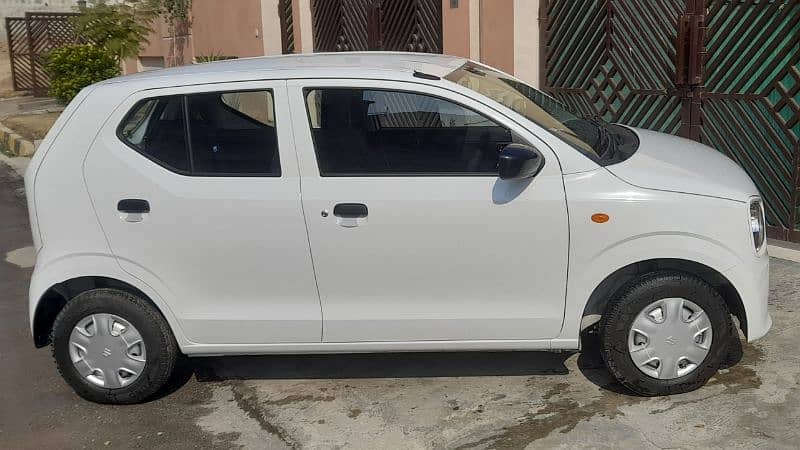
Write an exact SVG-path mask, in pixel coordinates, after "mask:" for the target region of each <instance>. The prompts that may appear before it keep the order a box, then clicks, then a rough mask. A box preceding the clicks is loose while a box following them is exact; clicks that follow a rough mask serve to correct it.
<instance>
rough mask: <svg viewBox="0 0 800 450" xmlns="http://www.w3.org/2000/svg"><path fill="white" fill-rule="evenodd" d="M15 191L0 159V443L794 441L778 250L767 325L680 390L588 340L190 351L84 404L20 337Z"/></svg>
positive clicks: (793, 343)
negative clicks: (656, 393)
mask: <svg viewBox="0 0 800 450" xmlns="http://www.w3.org/2000/svg"><path fill="white" fill-rule="evenodd" d="M20 188H21V180H20V179H19V177H18V175H17V174H16V173H15V172H14V171H13V170H11V169H10V168H9V167H7V166H6V165H4V164H3V163H2V162H0V448H109V447H116V448H120V447H122V448H235V447H239V448H291V447H297V448H301V447H302V448H364V449H373V448H393V449H394V448H524V447H529V448H553V447H555V448H619V447H635V448H698V447H700V448H702V447H712V448H721V447H725V448H731V447H742V448H752V447H759V446H762V447H768V448H797V442H798V440H800V384H799V383H800V352H798V344H797V343H798V342H800V325H799V324H798V322H799V321H800V291H799V290H798V289H799V288H800V264H797V263H794V262H790V261H784V260H779V259H773V260H772V266H771V283H772V285H771V286H772V287H771V296H770V309H771V312H772V315H773V319H774V322H775V323H774V327H773V329H772V331H771V332H770V334H768V335H767V336H766V337H765V338H764V339H763V340H761V341H759V342H757V343H756V344H753V345H745V346H744V356H743V358H742V360H741V361H740V362H739V364H737V365H735V366H733V367H731V368H728V369H725V370H723V371H722V372H721V373H720V374H719V375H718V376H716V377H715V378H714V379H712V380H711V382H710V383H709V384H708V385H707V386H706V387H704V388H702V389H700V390H698V391H695V392H692V393H689V394H684V395H678V396H671V397H664V398H652V399H646V398H640V397H634V396H631V395H628V394H627V393H625V392H623V391H622V390H621V389H620V387H619V386H618V385H617V384H616V383H614V382H612V380H611V379H610V376H609V374H608V373H607V371H606V370H605V368H604V367H603V365H602V362H601V361H600V360H599V358H598V356H597V353H596V352H595V351H594V348H593V346H594V345H595V344H593V343H591V342H590V343H589V345H587V348H586V349H585V351H584V352H583V353H579V354H578V353H561V354H551V353H535V352H514V353H511V352H509V353H429V354H415V353H410V354H382V355H320V356H265V357H235V358H234V357H231V358H206V359H195V360H190V362H189V363H187V364H184V365H183V368H182V370H181V372H180V373H179V374H178V376H176V377H175V379H174V380H173V382H172V385H171V387H170V391H172V392H171V393H168V394H167V395H165V396H162V397H161V398H159V399H157V400H154V401H151V402H149V403H147V404H143V405H135V406H124V407H121V406H101V405H95V404H91V403H88V402H85V401H83V400H81V399H79V398H78V397H77V396H76V395H74V394H73V393H72V391H71V390H70V389H69V388H68V387H67V386H66V385H65V384H64V382H63V381H61V379H60V378H59V376H58V373H57V371H56V369H55V367H54V366H53V363H52V361H51V358H50V354H49V349H41V350H36V349H34V348H33V344H32V343H31V338H30V334H29V331H28V323H27V287H28V280H29V277H30V274H31V270H32V269H31V268H30V257H29V256H30V254H29V252H30V250H29V249H27V250H26V248H28V247H30V245H31V242H30V231H29V228H28V227H29V225H28V221H27V213H26V211H25V202H24V198H23V194H22V191H21V190H20ZM26 252H28V253H27V254H26ZM168 392H169V391H168Z"/></svg>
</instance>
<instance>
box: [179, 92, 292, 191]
mask: <svg viewBox="0 0 800 450" xmlns="http://www.w3.org/2000/svg"><path fill="white" fill-rule="evenodd" d="M188 105H189V131H190V133H191V149H192V161H193V165H194V170H193V172H194V173H195V174H200V175H202V174H233V175H235V174H251V175H267V176H278V175H280V163H279V161H278V136H277V133H276V130H275V116H274V109H273V105H272V93H271V92H269V91H249V92H226V93H219V92H213V93H204V94H193V95H190V96H189V97H188Z"/></svg>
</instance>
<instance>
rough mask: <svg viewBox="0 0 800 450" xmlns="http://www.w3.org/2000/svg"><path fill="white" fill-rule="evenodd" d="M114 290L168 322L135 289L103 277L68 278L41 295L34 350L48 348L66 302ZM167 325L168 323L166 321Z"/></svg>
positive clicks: (37, 310)
mask: <svg viewBox="0 0 800 450" xmlns="http://www.w3.org/2000/svg"><path fill="white" fill-rule="evenodd" d="M103 288H106V289H116V290H119V291H123V292H127V293H129V294H132V295H135V296H137V297H139V298H141V299H142V300H144V301H146V302H148V303H150V305H151V306H152V307H153V308H155V309H156V311H158V312H159V314H161V316H162V317H164V319H165V320H167V318H166V316H165V315H164V312H163V311H162V310H161V308H159V307H158V305H157V304H156V302H154V301H153V300H152V299H151V298H150V296H148V295H147V294H145V293H144V292H142V291H141V290H140V289H139V288H137V287H136V286H133V285H131V284H129V283H126V282H125V281H121V280H117V279H115V278H110V277H103V276H83V277H77V278H71V279H69V280H66V281H62V282H60V283H58V284H55V285H53V286H51V287H50V288H49V289H47V290H46V291H45V292H44V294H42V296H41V298H40V299H39V302H38V303H37V305H36V312H35V314H34V316H33V343H34V345H35V346H36V347H37V348H41V347H45V346H47V345H49V344H50V332H51V330H52V328H53V323H54V322H55V320H56V316H57V315H58V313H59V312H61V310H62V309H63V308H64V306H65V305H66V304H67V302H68V301H70V300H71V299H73V298H75V297H76V296H77V295H79V294H81V293H83V292H86V291H89V290H92V289H103ZM167 322H169V321H168V320H167Z"/></svg>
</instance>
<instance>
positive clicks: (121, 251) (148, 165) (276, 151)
mask: <svg viewBox="0 0 800 450" xmlns="http://www.w3.org/2000/svg"><path fill="white" fill-rule="evenodd" d="M285 86H286V83H285V82H267V81H264V82H250V83H229V84H216V85H207V86H192V87H185V88H175V89H161V90H150V91H145V92H143V93H140V94H136V95H134V96H133V97H132V98H131V99H129V100H128V101H126V102H125V103H124V104H123V105H122V107H121V108H119V111H118V112H117V113H115V115H113V116H112V117H111V118H110V119H109V121H108V123H107V125H106V126H105V127H104V128H103V130H102V131H101V133H100V135H99V136H98V139H97V140H96V141H95V143H94V145H93V147H92V149H91V150H90V152H89V155H88V157H87V160H86V165H85V174H86V182H87V185H88V188H89V192H90V195H91V197H92V201H93V203H94V206H95V210H96V212H97V215H98V217H99V219H100V222H101V224H102V226H103V229H104V231H105V233H106V235H107V238H108V241H109V245H110V247H111V250H112V251H113V252H114V254H115V255H116V257H117V259H118V261H119V263H120V265H121V266H122V268H123V269H124V270H126V271H127V272H129V273H130V274H132V275H133V276H135V277H137V278H139V279H140V280H142V281H143V282H145V283H147V284H148V285H150V286H151V287H153V288H154V289H155V290H156V291H157V292H159V294H160V295H161V296H163V297H165V300H166V303H167V304H168V305H169V307H170V308H172V309H173V313H174V314H175V315H176V316H177V317H178V319H179V321H180V325H181V327H182V329H183V331H184V333H185V334H186V337H187V338H188V339H189V340H190V341H192V342H195V343H198V344H215V345H226V344H230V345H236V344H268V343H292V342H320V339H321V331H322V319H321V313H320V305H319V298H318V296H317V291H316V286H315V283H314V273H313V266H312V264H311V255H310V251H309V246H308V238H307V234H306V229H305V223H304V219H303V213H302V205H301V203H300V180H299V176H298V168H297V159H296V157H295V154H294V142H293V138H292V135H291V124H290V118H289V111H288V104H287V99H286V87H285Z"/></svg>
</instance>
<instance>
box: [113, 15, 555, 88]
mask: <svg viewBox="0 0 800 450" xmlns="http://www.w3.org/2000/svg"><path fill="white" fill-rule="evenodd" d="M441 1H442V41H443V42H442V43H443V50H444V53H446V54H450V55H456V56H462V57H469V58H472V59H474V60H478V61H482V62H485V63H486V64H489V65H492V66H495V67H498V68H500V69H502V70H504V71H506V72H509V73H513V74H514V75H516V76H517V77H519V78H521V79H523V80H525V81H527V82H529V83H532V84H533V85H538V83H539V21H538V9H539V4H540V0H459V1H458V6H457V7H456V8H451V7H450V4H451V2H450V0H441ZM311 3H312V2H311V0H292V10H293V13H294V40H295V51H296V52H298V53H301V52H312V51H313V50H314V36H313V30H312V21H311ZM192 16H193V22H192V30H191V34H189V35H186V36H181V37H180V38H179V42H178V47H179V50H180V49H181V45H183V48H182V49H183V52H182V54H181V52H180V51H179V52H178V53H179V54H178V57H177V58H176V59H177V60H179V61H183V63H191V61H192V60H193V58H194V57H195V56H201V55H209V54H223V55H225V56H238V57H246V56H258V55H275V54H280V53H281V51H282V45H281V32H280V17H279V14H278V0H194V1H193V7H192ZM156 28H157V30H156V31H155V33H154V34H153V36H151V39H150V41H151V42H150V44H149V45H147V46H146V47H145V48H144V49H143V50H142V53H141V56H143V57H146V58H150V59H148V60H146V61H145V62H146V63H147V64H151V63H152V62H153V61H154V59H153V58H158V57H165V61H166V63H167V65H169V63H170V55H171V53H172V38H171V36H170V35H169V34H170V33H169V30H168V28H167V27H166V25H165V24H164V23H158V24H157V27H156ZM125 69H126V71H137V70H142V69H143V64H141V61H138V62H137V61H129V62H126V64H125Z"/></svg>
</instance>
